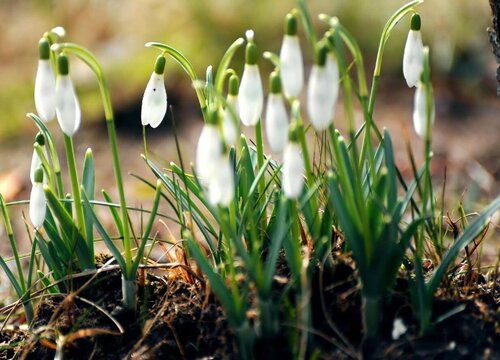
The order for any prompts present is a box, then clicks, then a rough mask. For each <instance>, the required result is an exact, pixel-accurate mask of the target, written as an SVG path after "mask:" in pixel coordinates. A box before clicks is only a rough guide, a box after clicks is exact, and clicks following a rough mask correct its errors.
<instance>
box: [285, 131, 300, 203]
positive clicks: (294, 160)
mask: <svg viewBox="0 0 500 360" xmlns="http://www.w3.org/2000/svg"><path fill="white" fill-rule="evenodd" d="M304 167H305V165H304V157H303V155H302V152H301V150H300V144H299V139H298V134H297V128H296V127H295V126H293V125H292V126H291V127H290V131H289V136H288V143H287V145H286V148H285V152H284V154H283V179H282V188H283V192H284V194H285V197H286V198H288V199H298V197H299V196H300V194H301V193H302V190H303V188H304Z"/></svg>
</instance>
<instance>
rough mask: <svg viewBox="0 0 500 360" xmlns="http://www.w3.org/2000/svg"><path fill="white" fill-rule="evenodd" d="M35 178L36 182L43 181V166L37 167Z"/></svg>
mask: <svg viewBox="0 0 500 360" xmlns="http://www.w3.org/2000/svg"><path fill="white" fill-rule="evenodd" d="M33 178H34V180H35V183H42V182H43V168H42V167H41V166H39V167H37V168H36V170H35V174H34V176H33Z"/></svg>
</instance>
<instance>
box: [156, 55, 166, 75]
mask: <svg viewBox="0 0 500 360" xmlns="http://www.w3.org/2000/svg"><path fill="white" fill-rule="evenodd" d="M164 72H165V56H163V55H160V56H158V57H157V58H156V62H155V73H157V74H158V75H163V73H164Z"/></svg>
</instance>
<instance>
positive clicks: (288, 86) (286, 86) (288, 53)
mask: <svg viewBox="0 0 500 360" xmlns="http://www.w3.org/2000/svg"><path fill="white" fill-rule="evenodd" d="M280 63H281V69H280V74H281V82H282V84H283V93H284V94H285V96H286V97H288V98H289V97H292V96H293V97H298V96H299V94H300V91H301V90H302V87H303V86H304V62H303V60H302V51H301V50H300V43H299V38H298V37H297V36H291V35H285V36H284V38H283V43H282V45H281V51H280Z"/></svg>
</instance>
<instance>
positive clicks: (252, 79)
mask: <svg viewBox="0 0 500 360" xmlns="http://www.w3.org/2000/svg"><path fill="white" fill-rule="evenodd" d="M263 105H264V93H263V90H262V80H261V78H260V73H259V67H258V66H257V65H249V64H245V68H244V70H243V76H242V77H241V84H240V90H239V94H238V107H239V110H240V118H241V122H242V123H243V124H244V125H245V126H254V125H256V124H257V122H258V121H259V118H260V116H261V114H262V107H263Z"/></svg>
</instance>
